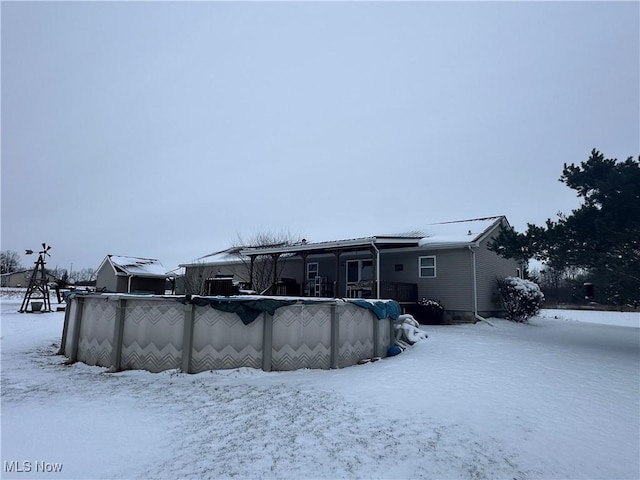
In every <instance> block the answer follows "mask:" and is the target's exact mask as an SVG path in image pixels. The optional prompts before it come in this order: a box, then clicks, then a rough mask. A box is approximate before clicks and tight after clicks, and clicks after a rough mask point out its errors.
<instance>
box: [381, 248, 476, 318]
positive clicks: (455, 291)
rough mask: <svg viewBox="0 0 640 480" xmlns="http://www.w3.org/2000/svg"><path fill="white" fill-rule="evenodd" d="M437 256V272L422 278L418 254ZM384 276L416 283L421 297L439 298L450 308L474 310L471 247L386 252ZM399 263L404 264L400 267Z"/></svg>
mask: <svg viewBox="0 0 640 480" xmlns="http://www.w3.org/2000/svg"><path fill="white" fill-rule="evenodd" d="M425 256H434V257H436V276H435V277H433V278H420V275H419V273H418V258H419V257H425ZM380 263H381V264H382V265H381V269H380V278H381V279H382V280H387V281H391V282H405V283H416V284H417V285H418V299H421V298H427V299H429V300H438V301H439V302H441V303H442V304H443V305H444V308H445V309H446V310H451V311H465V312H469V311H473V283H472V276H473V268H472V264H471V253H470V252H469V250H467V249H464V250H463V249H458V250H422V249H412V250H410V251H408V252H400V253H385V254H383V255H382V258H381V261H380ZM396 265H402V270H401V271H396Z"/></svg>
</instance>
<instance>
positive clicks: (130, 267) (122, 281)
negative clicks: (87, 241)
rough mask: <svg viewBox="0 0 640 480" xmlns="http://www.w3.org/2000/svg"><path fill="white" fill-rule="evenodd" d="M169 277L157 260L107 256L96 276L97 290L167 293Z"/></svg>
mask: <svg viewBox="0 0 640 480" xmlns="http://www.w3.org/2000/svg"><path fill="white" fill-rule="evenodd" d="M166 278H167V275H166V273H165V268H164V266H163V265H162V263H160V260H157V259H155V258H140V257H123V256H119V255H107V256H106V257H105V258H104V260H103V261H102V263H101V264H100V266H99V267H98V273H97V275H96V290H97V291H103V292H117V293H155V294H157V295H163V294H164V293H165V281H166Z"/></svg>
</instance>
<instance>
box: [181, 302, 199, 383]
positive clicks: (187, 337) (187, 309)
mask: <svg viewBox="0 0 640 480" xmlns="http://www.w3.org/2000/svg"><path fill="white" fill-rule="evenodd" d="M195 307H196V306H195V304H193V303H191V304H186V305H185V306H184V330H183V332H184V333H183V336H182V367H181V370H182V371H183V372H184V373H191V357H192V355H193V322H194V318H195Z"/></svg>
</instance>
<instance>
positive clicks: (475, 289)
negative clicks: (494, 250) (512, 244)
mask: <svg viewBox="0 0 640 480" xmlns="http://www.w3.org/2000/svg"><path fill="white" fill-rule="evenodd" d="M469 251H470V252H471V263H472V266H473V318H475V319H476V320H478V321H480V322H485V323H488V324H489V325H491V326H492V327H493V324H492V323H491V322H489V321H488V320H487V319H486V318H484V317H481V316H480V315H479V314H478V278H477V274H476V251H475V250H474V249H473V245H469Z"/></svg>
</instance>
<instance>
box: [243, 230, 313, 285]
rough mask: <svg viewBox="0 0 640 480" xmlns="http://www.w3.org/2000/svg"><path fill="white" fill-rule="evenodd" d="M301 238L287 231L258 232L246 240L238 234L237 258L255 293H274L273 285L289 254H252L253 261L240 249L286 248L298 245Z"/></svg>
mask: <svg viewBox="0 0 640 480" xmlns="http://www.w3.org/2000/svg"><path fill="white" fill-rule="evenodd" d="M301 240H302V237H301V236H300V235H294V234H291V233H290V232H289V231H281V232H259V233H256V234H255V235H253V236H252V237H250V238H248V239H244V238H243V237H242V236H241V235H239V234H238V239H237V241H236V244H235V247H237V248H238V253H237V257H238V258H239V259H240V261H241V262H242V263H243V264H244V266H245V269H246V271H247V272H248V273H249V277H250V278H249V281H250V282H251V284H252V285H251V287H252V288H253V289H254V290H256V291H257V292H259V293H261V294H263V293H272V294H273V293H275V283H274V280H275V281H277V280H278V279H279V278H280V275H281V274H282V271H283V270H284V267H285V264H286V262H287V259H288V258H290V257H291V255H290V254H264V255H261V254H259V253H255V254H252V255H251V257H253V261H252V259H251V257H250V256H247V255H244V254H243V253H242V248H243V247H244V248H254V249H260V248H269V247H271V248H276V247H286V246H289V245H294V244H296V243H300V242H301Z"/></svg>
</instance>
